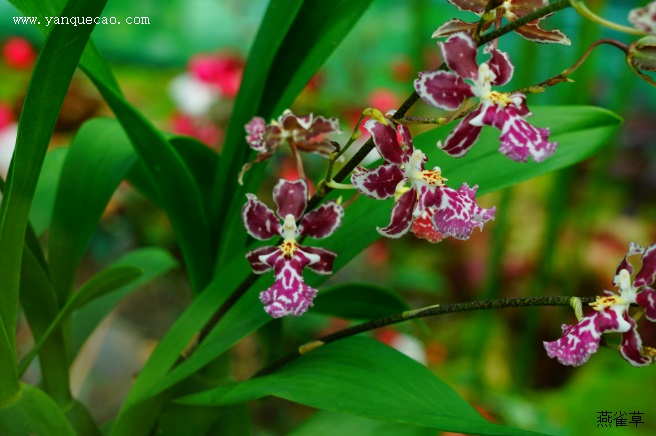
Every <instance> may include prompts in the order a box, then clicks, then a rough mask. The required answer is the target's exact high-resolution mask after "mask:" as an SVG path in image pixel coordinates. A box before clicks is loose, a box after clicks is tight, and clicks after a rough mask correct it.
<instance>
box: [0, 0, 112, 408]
mask: <svg viewBox="0 0 656 436" xmlns="http://www.w3.org/2000/svg"><path fill="white" fill-rule="evenodd" d="M105 2H106V1H104V0H97V1H88V0H70V1H69V2H68V3H67V5H66V7H65V8H64V10H63V11H62V12H61V14H62V15H65V16H91V17H95V16H100V15H101V13H102V10H103V8H104V6H105ZM93 28H94V26H93V25H86V26H55V27H54V28H53V30H52V31H51V33H50V35H49V36H48V38H47V39H46V41H45V44H44V47H43V49H42V51H41V54H40V55H39V58H38V60H37V63H36V66H35V67H34V71H33V73H32V78H31V80H30V84H29V87H28V90H27V94H26V96H25V100H24V103H23V110H22V113H21V117H20V121H19V124H18V134H17V137H16V149H15V151H14V156H13V159H12V164H11V166H10V168H9V175H8V178H7V186H6V189H5V195H4V198H3V201H2V206H1V207H0V253H2V256H0V287H1V288H2V293H0V318H1V319H2V323H3V324H4V330H5V332H6V335H7V338H8V341H9V342H8V345H9V350H10V354H15V350H16V345H15V331H16V314H17V313H18V292H19V278H20V271H21V268H20V264H21V260H22V251H23V241H24V235H25V230H26V228H27V221H28V215H29V211H30V206H31V203H32V198H33V196H34V192H35V189H36V184H37V181H38V179H39V174H40V171H41V166H42V165H43V160H44V158H45V155H46V151H47V149H48V143H49V141H50V135H51V134H52V131H53V129H54V126H55V121H56V120H57V116H58V114H59V110H60V109H61V105H62V102H63V100H64V96H65V94H66V91H67V90H68V85H69V83H70V81H71V79H72V77H73V73H74V72H75V68H76V66H77V63H78V61H79V59H80V56H81V55H82V51H83V50H84V47H85V45H86V43H87V41H88V39H89V35H90V34H91V31H92V30H93ZM3 355H4V354H3ZM7 374H15V371H11V372H8V373H7ZM11 378H12V376H11V375H9V376H8V379H11ZM0 386H2V387H0V401H2V400H4V399H7V398H9V397H11V396H13V395H15V393H16V389H17V387H18V386H17V383H16V380H13V381H10V380H6V382H5V383H2V384H1V385H0Z"/></svg>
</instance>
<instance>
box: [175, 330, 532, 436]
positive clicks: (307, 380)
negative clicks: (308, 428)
mask: <svg viewBox="0 0 656 436" xmlns="http://www.w3.org/2000/svg"><path fill="white" fill-rule="evenodd" d="M269 395H274V396H276V397H280V398H284V399H286V400H289V401H294V402H296V403H300V404H305V405H307V406H311V407H316V408H318V409H323V410H331V411H334V412H341V413H350V414H353V415H358V416H362V417H365V418H372V419H379V420H384V421H391V422H397V423H403V424H414V425H420V426H425V427H431V428H435V429H438V430H443V431H451V432H464V433H474V434H489V435H513V434H517V435H519V434H534V433H531V432H526V431H523V430H517V429H512V428H509V427H504V426H500V425H495V424H491V423H489V422H488V421H487V420H486V419H485V418H483V417H482V416H481V415H480V414H479V413H478V412H477V411H476V410H475V409H474V408H473V407H471V406H470V405H469V404H468V403H467V402H466V401H465V400H463V399H462V398H461V397H460V396H459V395H458V394H457V393H456V392H455V391H453V390H452V389H451V388H450V387H449V386H447V385H446V384H445V383H444V382H442V381H441V380H440V379H439V378H437V377H436V376H435V375H433V373H431V372H430V371H429V370H428V369H426V368H425V367H424V366H423V365H421V364H419V363H417V362H415V361H414V360H412V359H410V358H408V357H406V356H404V355H403V354H401V353H399V352H398V351H396V350H394V349H392V348H390V347H387V346H385V345H383V344H381V343H379V342H377V341H375V340H372V339H369V338H361V337H353V338H349V339H346V340H342V341H338V342H334V343H331V344H328V345H325V346H323V347H320V348H318V349H317V350H315V351H312V352H310V353H308V354H306V355H304V356H302V357H300V358H298V359H296V360H294V361H292V362H291V363H289V364H287V365H285V366H284V367H282V368H281V369H279V370H278V371H276V372H275V373H274V374H271V375H268V376H263V377H258V378H254V379H250V380H247V381H244V382H241V383H234V384H232V385H226V386H221V387H219V388H215V389H212V390H209V391H205V392H202V393H198V394H192V395H188V396H185V397H182V398H180V399H178V400H177V401H178V402H180V403H183V404H190V405H199V406H219V405H231V404H240V403H243V402H246V401H252V400H255V399H258V398H262V397H265V396H269Z"/></svg>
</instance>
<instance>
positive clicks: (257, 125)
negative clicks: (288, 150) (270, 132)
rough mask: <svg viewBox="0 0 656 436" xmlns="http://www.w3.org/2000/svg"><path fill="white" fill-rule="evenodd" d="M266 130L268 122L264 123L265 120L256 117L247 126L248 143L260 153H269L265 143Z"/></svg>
mask: <svg viewBox="0 0 656 436" xmlns="http://www.w3.org/2000/svg"><path fill="white" fill-rule="evenodd" d="M265 130H266V121H264V118H260V117H254V118H253V119H252V120H250V121H249V122H248V124H246V133H247V135H246V142H247V143H248V145H250V147H251V148H252V149H253V150H255V151H257V152H258V153H264V152H266V151H267V146H266V142H265V141H264V131H265Z"/></svg>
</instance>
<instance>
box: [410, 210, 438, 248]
mask: <svg viewBox="0 0 656 436" xmlns="http://www.w3.org/2000/svg"><path fill="white" fill-rule="evenodd" d="M435 210H436V209H433V208H431V209H425V210H424V212H423V213H422V214H421V215H420V216H418V217H416V218H415V219H414V220H413V221H412V227H411V228H410V231H411V232H412V233H414V235H415V236H416V237H417V238H420V239H425V240H427V241H428V242H430V243H432V244H436V243H438V242H440V241H441V240H442V239H444V235H443V234H441V233H440V232H438V231H437V230H436V229H435V226H434V225H433V215H435Z"/></svg>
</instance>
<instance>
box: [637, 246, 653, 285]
mask: <svg viewBox="0 0 656 436" xmlns="http://www.w3.org/2000/svg"><path fill="white" fill-rule="evenodd" d="M655 280H656V244H653V245H650V246H649V247H647V248H646V249H645V252H644V254H643V255H642V268H640V271H639V272H638V274H636V276H635V280H634V281H633V285H634V286H635V287H637V288H639V287H641V286H649V285H652V284H653V283H654V281H655Z"/></svg>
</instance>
